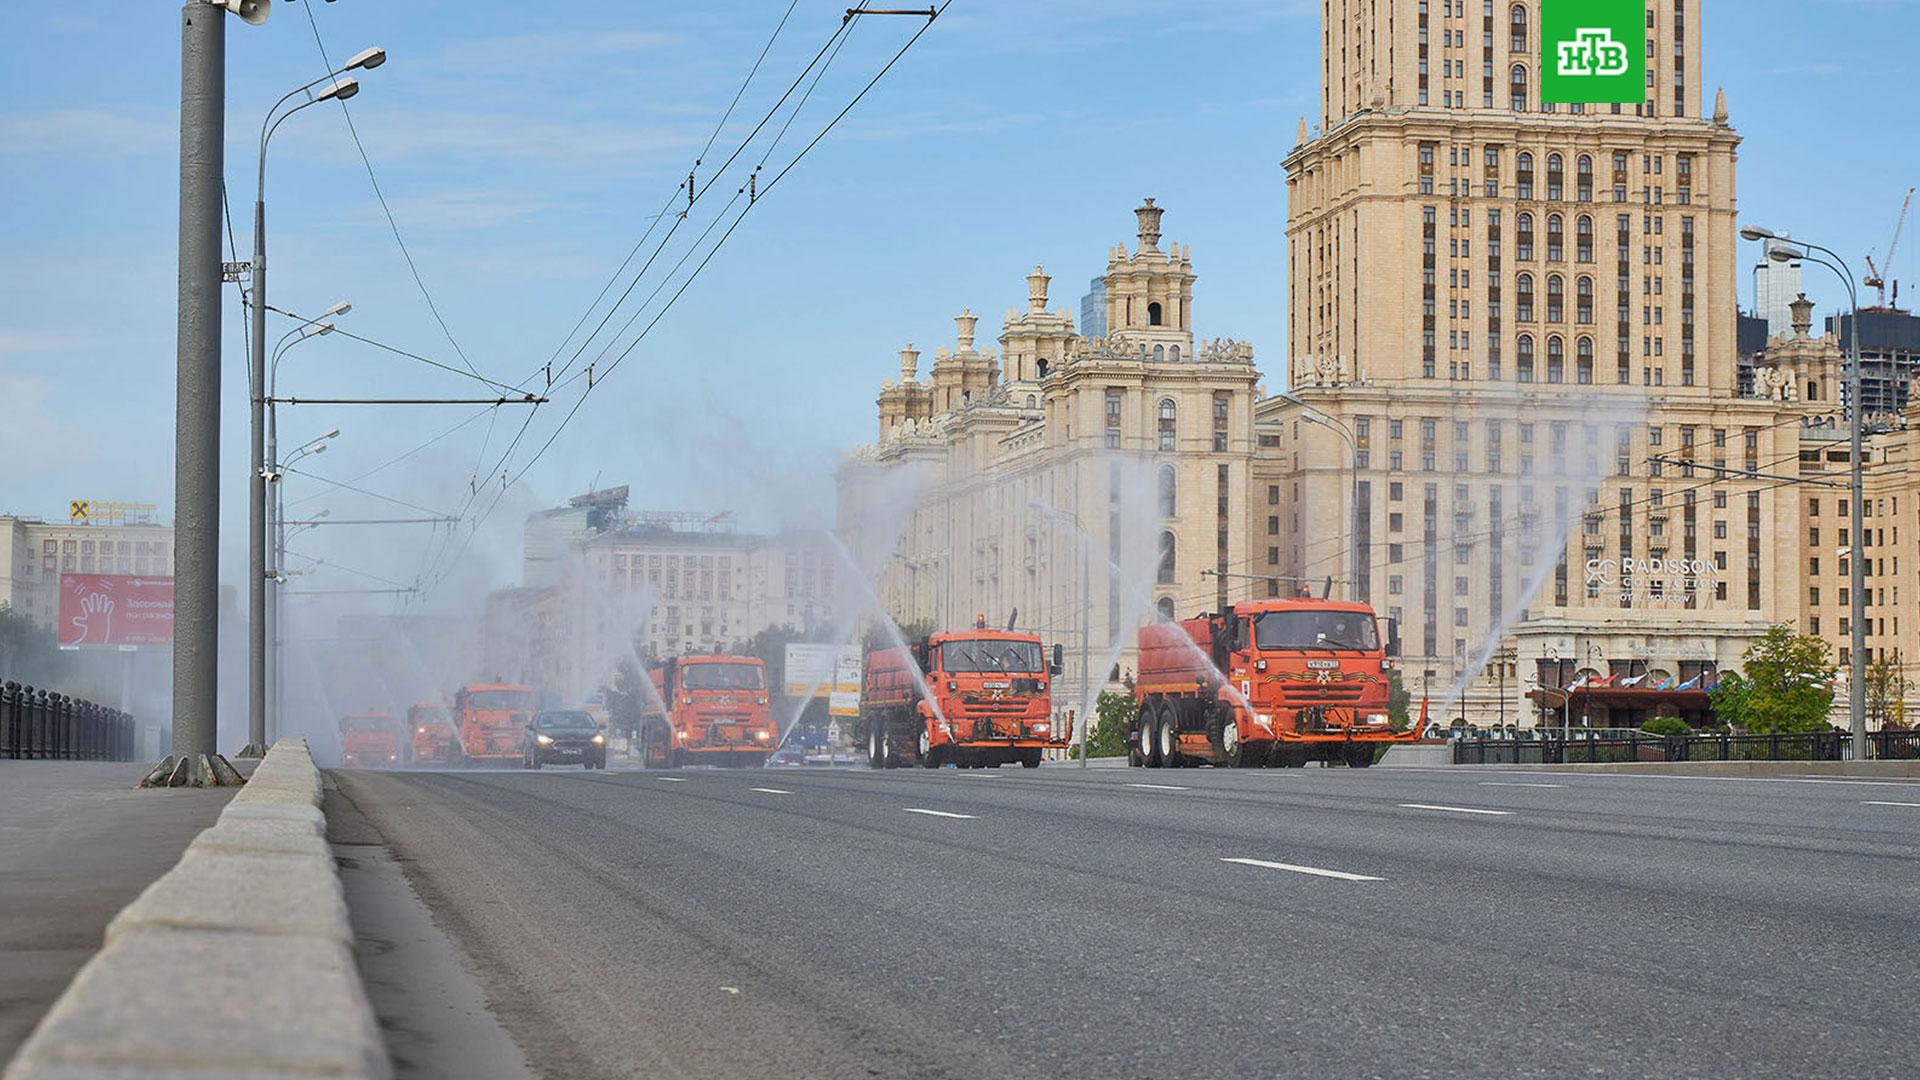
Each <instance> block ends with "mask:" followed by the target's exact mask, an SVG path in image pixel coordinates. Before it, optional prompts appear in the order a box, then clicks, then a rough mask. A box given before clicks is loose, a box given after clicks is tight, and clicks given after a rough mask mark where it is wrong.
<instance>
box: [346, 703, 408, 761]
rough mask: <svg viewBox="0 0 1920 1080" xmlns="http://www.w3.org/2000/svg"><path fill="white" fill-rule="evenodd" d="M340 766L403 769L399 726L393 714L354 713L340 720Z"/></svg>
mask: <svg viewBox="0 0 1920 1080" xmlns="http://www.w3.org/2000/svg"><path fill="white" fill-rule="evenodd" d="M340 764H341V765H342V766H344V767H346V768H349V769H392V768H396V767H398V766H399V765H400V725H399V724H398V723H396V722H395V721H394V719H393V714H391V713H384V712H373V711H368V712H354V713H348V714H347V715H345V716H343V717H341V718H340Z"/></svg>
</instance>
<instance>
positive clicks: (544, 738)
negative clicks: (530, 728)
mask: <svg viewBox="0 0 1920 1080" xmlns="http://www.w3.org/2000/svg"><path fill="white" fill-rule="evenodd" d="M533 741H534V742H537V743H539V744H540V745H541V746H552V745H553V736H551V735H535V736H534V737H533Z"/></svg>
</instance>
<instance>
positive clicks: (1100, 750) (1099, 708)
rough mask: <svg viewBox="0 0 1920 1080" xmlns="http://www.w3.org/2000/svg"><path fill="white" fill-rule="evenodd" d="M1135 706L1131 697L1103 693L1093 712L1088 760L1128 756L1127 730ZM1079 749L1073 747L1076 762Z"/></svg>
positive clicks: (1128, 695) (1112, 692)
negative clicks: (1090, 758) (1091, 758)
mask: <svg viewBox="0 0 1920 1080" xmlns="http://www.w3.org/2000/svg"><path fill="white" fill-rule="evenodd" d="M1137 707H1138V706H1137V704H1136V703H1135V701H1134V700H1133V695H1131V694H1123V693H1120V692H1119V691H1117V690H1102V691H1100V696H1099V698H1097V699H1096V700H1095V703H1094V708H1093V716H1094V720H1093V731H1092V732H1091V733H1089V734H1088V736H1087V756H1088V757H1121V756H1124V755H1125V754H1126V752H1127V727H1128V725H1130V724H1132V723H1133V714H1134V710H1135V709H1136V708H1137ZM1079 755H1080V748H1079V747H1077V746H1076V747H1075V748H1074V750H1073V756H1074V758H1075V759H1076V760H1077V759H1078V758H1079Z"/></svg>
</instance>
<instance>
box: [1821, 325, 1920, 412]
mask: <svg viewBox="0 0 1920 1080" xmlns="http://www.w3.org/2000/svg"><path fill="white" fill-rule="evenodd" d="M1827 332H1828V333H1830V334H1835V335H1837V336H1838V338H1839V345H1840V349H1841V350H1842V351H1843V352H1844V351H1845V350H1847V349H1848V348H1850V347H1851V346H1852V336H1853V315H1852V314H1851V313H1844V314H1840V315H1835V316H1829V317H1828V319H1827ZM1915 374H1920V316H1915V315H1914V314H1913V313H1912V312H1910V311H1900V310H1898V309H1896V308H1863V309H1861V311H1860V400H1861V401H1862V402H1863V403H1864V405H1865V408H1866V416H1867V417H1868V418H1869V423H1872V424H1874V425H1875V426H1878V427H1884V426H1886V425H1887V424H1889V423H1891V422H1892V421H1893V418H1894V417H1896V416H1898V415H1899V414H1901V413H1903V412H1905V411H1906V410H1907V403H1908V400H1909V399H1910V397H1911V393H1912V388H1913V378H1914V375H1915Z"/></svg>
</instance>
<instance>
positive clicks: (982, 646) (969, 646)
mask: <svg viewBox="0 0 1920 1080" xmlns="http://www.w3.org/2000/svg"><path fill="white" fill-rule="evenodd" d="M940 670H942V671H946V672H964V671H988V672H992V671H1018V672H1035V671H1039V670H1040V643H1039V642H1037V641H993V640H984V641H949V642H947V643H946V644H944V645H942V646H940Z"/></svg>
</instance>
